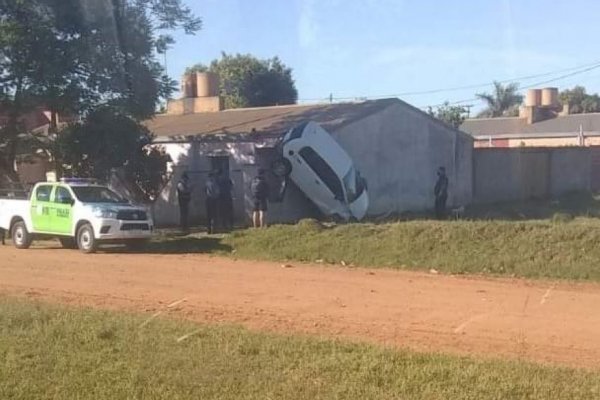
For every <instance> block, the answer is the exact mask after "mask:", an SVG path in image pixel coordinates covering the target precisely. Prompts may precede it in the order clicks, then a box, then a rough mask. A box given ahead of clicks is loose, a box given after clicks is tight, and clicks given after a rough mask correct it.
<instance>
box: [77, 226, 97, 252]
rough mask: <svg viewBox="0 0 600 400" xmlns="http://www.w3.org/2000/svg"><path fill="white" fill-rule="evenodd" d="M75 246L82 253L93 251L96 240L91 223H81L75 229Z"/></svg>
mask: <svg viewBox="0 0 600 400" xmlns="http://www.w3.org/2000/svg"><path fill="white" fill-rule="evenodd" d="M77 246H78V247H79V250H81V251H82V252H84V253H93V252H95V251H96V249H97V248H98V241H97V240H96V238H95V237H94V228H92V225H90V224H84V225H81V227H80V228H79V230H78V231H77Z"/></svg>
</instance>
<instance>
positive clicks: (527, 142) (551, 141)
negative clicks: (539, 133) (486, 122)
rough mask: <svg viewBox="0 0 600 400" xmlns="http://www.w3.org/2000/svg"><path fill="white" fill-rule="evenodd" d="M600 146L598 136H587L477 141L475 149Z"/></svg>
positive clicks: (599, 137)
mask: <svg viewBox="0 0 600 400" xmlns="http://www.w3.org/2000/svg"><path fill="white" fill-rule="evenodd" d="M580 145H583V146H600V136H587V137H584V138H583V140H580V139H579V137H577V136H568V137H555V138H544V137H538V138H520V139H492V140H491V141H490V140H489V139H477V140H476V141H475V147H562V146H565V147H566V146H569V147H573V146H580Z"/></svg>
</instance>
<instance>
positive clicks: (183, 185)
mask: <svg viewBox="0 0 600 400" xmlns="http://www.w3.org/2000/svg"><path fill="white" fill-rule="evenodd" d="M189 180H190V178H189V176H188V173H187V172H184V173H183V174H182V175H181V179H180V180H179V182H178V183H177V200H178V201H179V221H180V224H181V230H182V231H183V233H188V232H189V229H190V228H189V221H188V218H189V209H190V200H192V188H191V187H190V182H189Z"/></svg>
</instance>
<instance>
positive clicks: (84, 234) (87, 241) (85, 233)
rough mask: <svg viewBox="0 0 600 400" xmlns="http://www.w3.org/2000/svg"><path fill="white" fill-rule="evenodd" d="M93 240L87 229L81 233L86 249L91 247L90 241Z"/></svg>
mask: <svg viewBox="0 0 600 400" xmlns="http://www.w3.org/2000/svg"><path fill="white" fill-rule="evenodd" d="M91 242H92V238H91V236H90V233H89V232H88V231H87V230H85V231H83V232H82V233H81V245H82V246H83V248H84V249H87V248H89V247H90V243H91Z"/></svg>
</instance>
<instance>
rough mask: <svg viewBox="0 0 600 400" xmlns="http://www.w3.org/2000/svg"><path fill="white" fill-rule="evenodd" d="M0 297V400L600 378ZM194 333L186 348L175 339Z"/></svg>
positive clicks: (522, 395) (537, 392)
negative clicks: (147, 320) (144, 323)
mask: <svg viewBox="0 0 600 400" xmlns="http://www.w3.org/2000/svg"><path fill="white" fill-rule="evenodd" d="M146 318H147V316H146V315H129V314H117V313H111V312H101V311H95V310H78V309H72V308H63V307H55V306H49V305H45V304H42V303H30V302H23V301H16V300H12V299H8V298H0V398H2V399H95V400H99V399H340V398H344V399H411V400H412V399H415V400H418V399H428V400H435V399H481V400H485V399H544V400H545V399H550V398H552V399H591V398H598V397H599V396H600V372H598V371H585V370H577V369H566V368H557V367H547V366H537V365H532V364H528V363H524V362H517V361H478V360H475V359H471V358H465V357H455V356H445V355H438V354H421V353H413V352H408V351H393V350H388V349H382V348H377V347H375V346H370V345H362V344H348V343H342V342H339V341H332V340H319V339H314V338H305V337H285V336H275V335H268V334H259V333H252V332H249V331H247V330H244V329H242V328H238V327H231V326H203V325H196V324H193V323H191V322H183V321H174V320H168V319H155V320H153V321H152V322H150V323H149V324H147V325H145V326H143V327H140V325H142V323H143V322H144V321H145V320H146ZM190 332H195V334H194V335H192V336H190V337H189V338H188V339H187V340H184V341H181V342H178V341H177V340H176V339H177V338H179V337H181V336H183V335H185V334H187V333H190Z"/></svg>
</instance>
